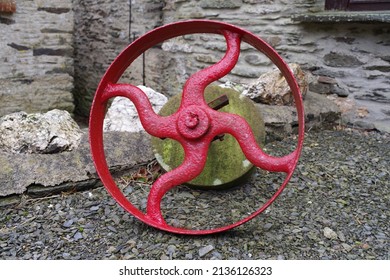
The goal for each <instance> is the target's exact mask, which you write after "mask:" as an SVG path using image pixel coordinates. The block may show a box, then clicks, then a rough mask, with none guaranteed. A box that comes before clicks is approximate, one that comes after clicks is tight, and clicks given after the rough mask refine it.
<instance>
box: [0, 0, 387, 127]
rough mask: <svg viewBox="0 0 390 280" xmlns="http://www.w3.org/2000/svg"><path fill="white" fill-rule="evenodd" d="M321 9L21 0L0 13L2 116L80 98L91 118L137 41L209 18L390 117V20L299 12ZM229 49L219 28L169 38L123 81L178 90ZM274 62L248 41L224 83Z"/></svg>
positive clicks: (275, 0) (244, 1) (215, 1)
mask: <svg viewBox="0 0 390 280" xmlns="http://www.w3.org/2000/svg"><path fill="white" fill-rule="evenodd" d="M72 5H73V10H72V9H71V7H72ZM323 9H324V0H272V1H271V0H234V1H233V0H224V1H222V0H190V1H184V0H165V1H160V0H130V1H129V0H112V1H103V0H83V1H72V0H66V1H48V0H31V1H18V4H17V11H16V13H15V14H10V15H8V14H4V13H2V14H0V27H1V28H0V36H1V37H2V38H5V40H2V41H1V42H0V61H1V64H0V100H1V101H2V109H1V110H0V115H4V114H6V113H10V112H14V111H18V110H26V111H37V110H48V109H51V108H60V109H61V108H64V109H67V110H70V111H71V110H72V109H73V106H74V105H73V104H74V103H75V105H76V108H77V111H76V112H77V113H78V114H81V115H85V116H87V115H88V114H89V107H90V104H91V101H92V98H93V94H94V92H95V90H96V87H97V85H98V82H99V81H100V79H101V77H102V75H103V74H104V72H105V70H106V69H107V67H108V66H109V64H110V63H111V62H112V60H113V59H114V58H115V57H116V56H117V55H118V54H119V53H120V52H121V51H122V50H123V49H124V48H125V47H126V46H127V45H128V44H129V43H130V42H131V41H132V40H134V39H135V38H137V37H138V36H141V35H142V34H144V33H145V32H147V31H148V30H151V29H153V28H155V27H157V26H161V25H163V24H167V23H171V22H175V21H180V20H187V19H211V20H219V21H224V22H227V23H232V24H235V25H237V26H240V27H242V28H244V29H247V30H249V31H251V32H253V33H255V34H256V35H258V36H260V37H261V38H263V39H265V40H266V41H267V42H268V43H269V44H270V45H271V46H273V47H274V48H275V49H276V50H277V51H278V52H279V53H280V54H281V55H282V57H283V58H284V59H285V60H286V62H288V63H299V64H300V65H301V66H302V68H303V69H304V70H306V71H310V72H312V73H313V74H314V75H318V76H321V81H323V82H322V83H317V84H315V83H314V85H312V86H311V90H312V91H316V92H321V93H325V94H326V93H331V92H332V91H333V90H334V87H333V86H332V85H333V84H334V83H337V84H339V85H340V86H342V87H344V88H345V89H346V91H347V92H346V94H349V96H348V98H347V99H348V100H351V101H353V102H355V103H356V104H357V106H362V107H367V108H368V112H369V113H368V116H369V117H372V118H373V119H374V120H375V121H376V122H377V123H378V125H380V124H383V123H386V122H387V123H388V122H389V118H390V97H389V95H390V89H389V88H390V87H389V83H390V82H389V80H390V79H389V76H390V75H389V73H390V57H389V53H390V52H389V50H390V47H389V46H390V39H389V38H390V36H389V35H390V26H389V23H386V22H384V23H378V22H358V23H357V22H345V21H342V22H333V23H329V22H328V23H324V22H317V23H313V22H300V21H297V20H294V16H296V15H300V14H313V13H315V12H321V11H323ZM73 15H74V16H73ZM73 27H74V28H73ZM73 31H74V32H73ZM72 32H73V33H74V34H73V36H72ZM72 40H74V45H72V44H73V41H72ZM73 46H74V51H73ZM225 49H226V46H225V41H224V39H223V38H222V37H221V36H217V35H215V36H214V35H213V36H211V35H187V36H183V37H181V38H177V39H174V40H169V41H167V42H165V43H164V44H160V45H158V46H156V47H154V48H152V49H150V50H149V51H147V52H146V53H145V56H144V57H142V56H141V57H140V58H138V59H137V60H136V61H135V62H134V63H133V65H132V66H131V68H130V69H129V70H128V71H126V73H125V75H124V77H123V79H122V81H123V82H130V83H133V84H135V85H139V84H146V85H147V86H149V87H151V88H154V89H155V90H157V91H159V92H161V93H163V94H165V95H167V96H172V95H174V94H177V93H179V92H180V91H181V88H182V86H183V84H184V82H185V81H186V80H187V79H188V77H189V76H190V75H191V74H193V73H195V72H196V71H198V70H200V69H202V68H205V67H207V66H209V65H211V64H214V63H215V62H217V61H218V60H219V59H220V58H221V57H222V56H223V55H224V52H225ZM72 55H74V75H73V59H72ZM143 62H145V67H143ZM271 68H273V65H272V63H271V62H270V61H269V60H268V59H267V58H266V57H265V56H264V55H262V54H261V53H259V52H258V51H257V50H254V49H253V48H252V47H250V46H249V45H247V44H242V52H241V56H240V60H239V62H238V64H237V65H236V67H235V68H234V69H233V71H232V72H231V74H230V75H229V76H227V77H226V78H225V79H222V80H221V82H224V81H225V80H227V79H229V80H232V81H236V82H240V83H245V82H252V81H254V79H256V78H257V77H259V76H260V75H261V74H263V73H264V72H266V71H269V70H270V69H271ZM72 76H74V83H72V81H73V78H72ZM329 78H331V79H329ZM324 81H325V82H324ZM73 85H74V91H73V93H74V99H75V102H74V103H73V99H72V95H71V94H70V92H71V90H72V87H73ZM346 94H344V95H346Z"/></svg>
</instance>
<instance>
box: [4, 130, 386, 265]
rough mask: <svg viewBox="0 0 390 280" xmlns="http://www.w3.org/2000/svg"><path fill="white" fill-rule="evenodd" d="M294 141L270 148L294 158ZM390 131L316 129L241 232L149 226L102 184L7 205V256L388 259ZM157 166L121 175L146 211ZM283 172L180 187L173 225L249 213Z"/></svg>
mask: <svg viewBox="0 0 390 280" xmlns="http://www.w3.org/2000/svg"><path fill="white" fill-rule="evenodd" d="M295 144H296V139H293V137H292V138H290V139H285V140H284V141H282V142H275V143H271V144H268V145H267V146H266V150H267V152H269V153H271V154H273V155H279V154H286V153H288V151H291V150H292V149H293V148H294V145H295ZM389 165H390V137H389V135H381V134H379V133H375V132H370V133H361V132H356V131H345V130H344V131H322V132H309V133H308V134H307V136H306V139H305V144H304V148H303V152H302V157H301V160H300V163H299V165H298V168H297V171H296V173H295V174H294V176H293V178H292V180H291V181H290V183H289V185H288V186H287V188H286V189H285V191H284V192H283V193H282V195H281V196H279V197H278V199H277V200H276V202H275V203H274V204H272V205H271V207H270V208H268V209H267V210H266V211H265V212H264V213H263V214H261V215H260V216H258V217H257V218H256V219H254V220H252V221H250V222H248V223H246V224H244V225H243V226H240V227H238V228H236V229H234V230H231V231H228V232H225V233H221V234H216V235H209V236H180V235H174V234H170V233H165V232H162V231H159V230H156V229H154V228H151V227H149V226H147V225H145V224H143V223H141V222H139V221H138V220H136V219H134V218H133V217H132V216H131V215H129V214H128V213H127V212H125V211H124V210H123V209H122V208H121V207H119V206H118V205H117V204H116V202H115V201H114V200H113V199H112V198H111V196H109V195H108V194H107V192H106V190H105V189H104V188H98V189H94V190H89V191H85V192H79V193H67V194H61V195H57V196H52V197H46V198H39V199H30V198H28V197H24V198H23V199H22V202H21V203H20V204H19V205H16V206H14V207H8V208H2V209H0V259H387V260H388V259H390V244H389V237H390V233H389V232H390V222H389V217H390V210H389V208H390V193H389V190H390V171H389ZM156 170H157V167H156V165H154V164H153V163H151V164H150V165H148V166H146V167H140V169H139V170H138V172H136V173H134V174H131V175H129V174H124V175H122V176H118V178H117V182H118V184H120V185H121V187H122V189H123V192H124V193H125V194H126V195H127V196H128V197H129V199H130V200H131V201H132V202H133V203H134V204H136V205H138V206H139V208H141V209H143V208H144V207H145V203H146V196H147V194H148V189H149V183H150V181H151V180H152V179H153V177H155V176H156V174H155V173H156ZM283 178H284V177H283V174H278V173H267V172H264V171H261V170H258V171H257V172H256V173H255V175H254V176H253V178H252V179H251V180H250V181H249V182H247V183H246V184H244V185H242V186H239V187H236V188H234V189H230V190H226V191H201V190H192V189H189V188H187V187H178V188H175V189H173V190H172V191H171V192H169V193H168V194H167V195H166V196H165V198H164V201H163V207H162V209H163V212H164V215H165V218H166V220H167V221H169V222H170V223H172V224H174V225H180V226H191V227H193V228H198V227H199V228H206V227H210V226H217V225H222V224H225V223H229V222H231V221H234V220H237V219H238V218H240V217H243V216H245V215H247V213H248V212H250V211H253V210H254V209H255V208H258V207H259V206H261V205H262V202H264V201H265V200H266V199H267V197H269V196H270V195H271V194H272V193H273V192H274V190H275V188H278V187H279V186H280V184H281V182H282V180H283Z"/></svg>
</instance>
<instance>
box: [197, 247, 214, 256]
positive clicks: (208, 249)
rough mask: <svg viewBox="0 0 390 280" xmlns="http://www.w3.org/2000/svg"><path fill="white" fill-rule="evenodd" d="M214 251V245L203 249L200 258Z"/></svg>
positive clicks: (200, 250)
mask: <svg viewBox="0 0 390 280" xmlns="http://www.w3.org/2000/svg"><path fill="white" fill-rule="evenodd" d="M212 250H214V246H213V245H207V246H205V247H202V248H200V249H199V257H204V256H205V255H207V254H208V253H210V252H211V251H212Z"/></svg>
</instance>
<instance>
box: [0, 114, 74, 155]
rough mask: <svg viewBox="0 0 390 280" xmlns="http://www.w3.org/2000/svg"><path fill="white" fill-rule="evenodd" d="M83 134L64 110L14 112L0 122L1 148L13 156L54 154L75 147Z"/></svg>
mask: <svg viewBox="0 0 390 280" xmlns="http://www.w3.org/2000/svg"><path fill="white" fill-rule="evenodd" d="M81 136H82V131H81V129H80V127H79V126H78V125H77V123H76V122H75V121H74V120H73V119H72V117H71V115H70V114H69V113H68V112H67V111H62V110H58V109H55V110H52V111H49V112H47V113H45V114H41V113H35V114H27V113H25V112H17V113H13V114H10V115H6V116H4V117H2V118H1V119H0V148H1V149H3V150H5V151H7V152H14V153H42V154H46V153H56V152H62V151H70V150H72V149H74V148H76V147H77V146H78V145H79V143H80V139H81Z"/></svg>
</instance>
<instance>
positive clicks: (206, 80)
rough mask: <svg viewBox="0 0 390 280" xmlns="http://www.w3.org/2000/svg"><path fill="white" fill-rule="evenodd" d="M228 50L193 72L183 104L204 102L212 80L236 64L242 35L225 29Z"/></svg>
mask: <svg viewBox="0 0 390 280" xmlns="http://www.w3.org/2000/svg"><path fill="white" fill-rule="evenodd" d="M222 34H223V35H224V36H225V39H226V44H227V50H226V53H225V56H224V57H223V58H222V59H221V60H220V61H219V62H218V63H216V64H214V65H212V66H210V67H208V68H205V69H203V70H200V71H199V72H197V73H195V74H193V75H192V76H191V77H190V78H189V79H188V80H187V82H186V83H185V85H184V88H183V98H182V105H183V106H190V105H201V104H204V103H205V101H204V97H203V92H204V89H205V88H206V87H207V86H208V85H209V84H210V83H212V82H214V81H216V80H218V79H220V78H222V77H224V76H225V75H227V74H228V73H229V72H230V71H231V70H232V69H233V68H234V66H235V65H236V63H237V61H238V57H239V55H240V44H241V35H239V34H238V33H233V32H231V31H227V30H224V31H222Z"/></svg>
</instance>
